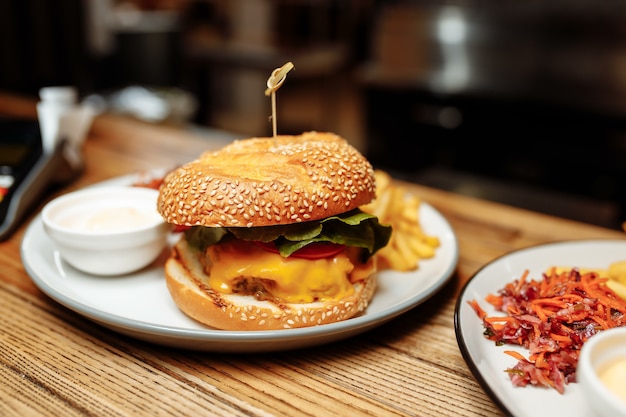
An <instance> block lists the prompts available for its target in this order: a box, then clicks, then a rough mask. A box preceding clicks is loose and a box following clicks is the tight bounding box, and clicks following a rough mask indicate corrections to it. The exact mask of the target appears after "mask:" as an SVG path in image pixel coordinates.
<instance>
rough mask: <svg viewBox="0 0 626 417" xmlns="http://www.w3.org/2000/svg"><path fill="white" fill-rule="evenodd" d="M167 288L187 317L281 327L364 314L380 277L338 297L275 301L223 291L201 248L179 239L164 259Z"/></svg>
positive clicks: (220, 325)
mask: <svg viewBox="0 0 626 417" xmlns="http://www.w3.org/2000/svg"><path fill="white" fill-rule="evenodd" d="M165 278H166V283H167V288H168V290H169V292H170V294H171V296H172V299H173V300H174V302H175V303H176V305H177V306H178V308H179V309H180V310H181V311H182V312H183V313H185V314H186V315H188V316H189V317H191V318H193V319H195V320H197V321H199V322H201V323H203V324H205V325H207V326H210V327H214V328H217V329H221V330H245V331H248V330H278V329H294V328H299V327H311V326H317V325H321V324H328V323H334V322H339V321H343V320H347V319H349V318H351V317H354V316H357V315H358V314H361V313H362V312H363V311H364V310H365V309H366V308H367V306H368V304H369V302H370V300H371V299H372V297H373V295H374V291H375V290H376V276H375V274H373V275H370V276H369V277H368V278H367V279H365V280H363V281H360V282H357V283H355V284H354V292H353V294H352V295H351V296H350V297H346V298H345V299H342V300H338V301H326V302H313V303H304V304H289V303H285V304H280V305H279V304H276V303H272V302H269V301H260V300H257V299H256V298H255V297H253V296H248V295H238V294H224V293H220V292H218V291H215V290H213V289H212V288H210V287H209V285H208V283H207V280H208V276H207V275H206V274H205V273H204V270H203V268H202V264H201V263H200V260H199V259H198V256H197V253H196V252H195V251H194V250H192V249H190V248H189V247H188V245H187V241H186V240H185V239H184V238H181V239H180V241H179V242H178V243H177V244H176V245H175V246H174V248H173V249H172V255H171V256H170V258H169V259H168V260H167V261H166V263H165Z"/></svg>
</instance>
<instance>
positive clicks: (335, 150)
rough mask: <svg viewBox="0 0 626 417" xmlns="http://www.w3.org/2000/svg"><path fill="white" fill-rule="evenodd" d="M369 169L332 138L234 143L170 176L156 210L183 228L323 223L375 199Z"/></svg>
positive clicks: (341, 141)
mask: <svg viewBox="0 0 626 417" xmlns="http://www.w3.org/2000/svg"><path fill="white" fill-rule="evenodd" d="M375 191H376V190H375V179H374V171H373V169H372V166H371V164H370V163H369V162H368V161H367V159H365V157H363V155H361V154H360V153H359V151H357V150H356V149H355V148H354V147H352V146H351V145H350V144H348V142H347V141H346V140H345V139H343V138H341V137H339V136H337V135H334V134H332V133H319V132H306V133H303V134H301V135H297V136H287V135H282V136H277V137H276V138H274V137H268V138H251V139H244V140H237V141H234V142H233V143H232V144H230V145H228V146H226V147H224V148H222V149H220V150H218V151H214V152H205V153H204V154H202V155H201V156H200V157H199V158H198V159H197V160H195V161H192V162H189V163H187V164H185V165H184V166H182V167H180V168H178V169H176V170H174V171H172V172H170V173H169V174H168V175H166V177H165V179H164V181H163V184H162V185H161V188H160V192H159V199H158V204H157V208H158V211H159V213H161V215H162V216H163V217H164V219H165V220H166V221H167V222H168V223H172V224H177V225H182V226H208V227H214V226H222V227H253V226H254V227H256V226H274V225H279V224H291V223H296V222H303V221H309V220H318V219H323V218H326V217H329V216H332V215H335V214H340V213H344V212H346V211H349V210H352V209H354V208H357V207H359V206H361V205H363V204H367V203H369V202H370V201H371V200H372V199H374V197H375Z"/></svg>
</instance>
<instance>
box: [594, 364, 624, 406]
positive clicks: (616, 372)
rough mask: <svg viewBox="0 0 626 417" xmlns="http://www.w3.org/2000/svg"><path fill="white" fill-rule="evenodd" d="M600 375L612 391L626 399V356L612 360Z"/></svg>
mask: <svg viewBox="0 0 626 417" xmlns="http://www.w3.org/2000/svg"><path fill="white" fill-rule="evenodd" d="M599 376H600V379H601V380H602V382H603V383H604V385H606V386H607V388H608V389H609V390H610V391H612V392H613V393H614V394H615V395H617V396H618V397H619V398H621V399H622V400H623V401H626V358H620V359H617V360H615V361H613V362H611V363H610V364H609V365H608V366H607V367H606V368H604V369H603V370H602V371H601V372H599Z"/></svg>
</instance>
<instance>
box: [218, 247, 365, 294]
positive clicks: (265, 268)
mask: <svg viewBox="0 0 626 417" xmlns="http://www.w3.org/2000/svg"><path fill="white" fill-rule="evenodd" d="M206 256H207V258H208V259H206V261H208V262H206V265H207V266H208V271H207V272H208V275H209V285H210V286H211V287H212V288H213V289H215V290H217V291H220V292H222V293H227V294H229V293H239V292H242V290H241V288H242V287H243V288H247V289H248V290H249V289H250V288H256V287H258V286H259V285H262V286H263V292H265V293H269V294H271V296H272V297H273V298H276V299H279V300H281V301H283V302H287V303H310V302H313V301H326V300H339V299H342V298H345V297H347V296H350V295H351V294H352V293H354V288H353V286H352V282H354V281H357V280H359V279H363V278H364V277H366V276H368V275H369V274H371V273H372V272H373V265H372V263H368V264H366V265H363V266H361V265H360V264H359V266H358V267H355V266H354V264H353V263H352V262H351V261H350V259H349V257H348V255H347V251H343V252H341V253H340V254H338V255H336V256H334V257H333V258H324V259H315V260H308V259H300V258H294V257H290V258H284V257H282V256H280V255H279V254H276V253H272V252H268V251H266V250H263V249H261V248H259V247H257V246H256V245H254V244H252V243H249V242H244V241H240V240H229V241H226V242H221V243H219V244H217V245H212V246H209V247H208V248H207V250H206ZM351 273H352V274H351ZM351 279H352V282H351ZM243 281H248V282H243Z"/></svg>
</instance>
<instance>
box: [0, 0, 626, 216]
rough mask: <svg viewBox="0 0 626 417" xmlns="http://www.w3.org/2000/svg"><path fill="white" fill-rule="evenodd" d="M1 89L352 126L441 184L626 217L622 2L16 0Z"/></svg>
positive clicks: (149, 112)
mask: <svg viewBox="0 0 626 417" xmlns="http://www.w3.org/2000/svg"><path fill="white" fill-rule="evenodd" d="M0 39H2V42H0V62H1V64H0V89H1V90H4V91H8V92H14V93H18V94H25V95H32V96H34V97H35V96H36V95H37V94H38V91H39V89H40V88H41V87H44V86H51V85H72V86H75V87H77V88H78V90H79V92H80V94H81V97H83V98H84V99H88V100H91V101H92V102H94V103H98V104H99V105H100V106H101V108H102V109H103V110H104V111H113V112H120V113H125V114H128V115H129V116H130V117H136V118H138V119H141V120H144V121H146V122H148V123H169V124H172V123H174V124H180V125H181V126H183V127H184V126H194V127H202V126H206V127H210V128H216V129H221V130H224V131H228V132H232V133H234V134H236V135H239V136H241V137H245V136H252V135H255V136H261V135H270V134H271V124H270V123H269V121H268V117H269V116H270V114H271V109H270V100H269V99H268V98H267V97H265V96H264V94H263V92H264V89H265V83H266V80H267V78H268V76H269V74H270V73H271V71H272V70H273V69H275V68H277V67H280V66H282V65H283V64H284V63H286V62H287V61H291V62H293V63H294V65H295V70H294V71H292V72H291V73H289V75H288V76H287V81H286V82H285V84H284V85H283V86H282V87H281V89H280V90H279V91H278V95H277V100H278V119H277V120H278V129H279V133H284V134H288V133H300V132H302V131H304V130H309V129H314V130H320V131H324V130H327V131H333V132H336V133H338V134H340V135H342V136H344V137H345V138H347V139H348V140H349V141H350V142H352V144H353V145H355V146H356V147H357V148H359V149H360V150H361V151H362V152H364V153H365V154H366V155H367V156H368V157H369V158H370V160H371V161H372V163H373V164H374V165H375V166H376V167H378V168H382V169H385V170H388V171H390V172H391V173H392V174H394V175H395V176H397V177H399V178H402V179H406V180H409V181H414V182H418V183H422V184H426V185H430V186H434V187H438V188H442V189H447V190H452V191H455V192H459V193H463V194H468V195H474V196H477V197H481V198H486V199H491V200H494V201H500V202H504V203H507V204H512V205H516V206H519V207H523V208H529V209H532V210H536V211H540V212H544V213H548V214H556V215H560V216H563V217H567V218H572V219H576V220H582V221H585V222H588V223H593V224H598V225H602V226H608V227H612V228H620V227H621V222H622V221H624V220H626V187H625V185H626V134H625V133H626V3H625V2H623V1H621V0H524V1H502V0H491V1H490V0H466V1H461V0H459V1H434V0H433V1H425V0H424V1H417V0H413V1H409V0H404V1H393V0H387V1H382V0H135V1H130V0H123V1H122V0H58V1H49V0H3V1H2V2H0Z"/></svg>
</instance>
